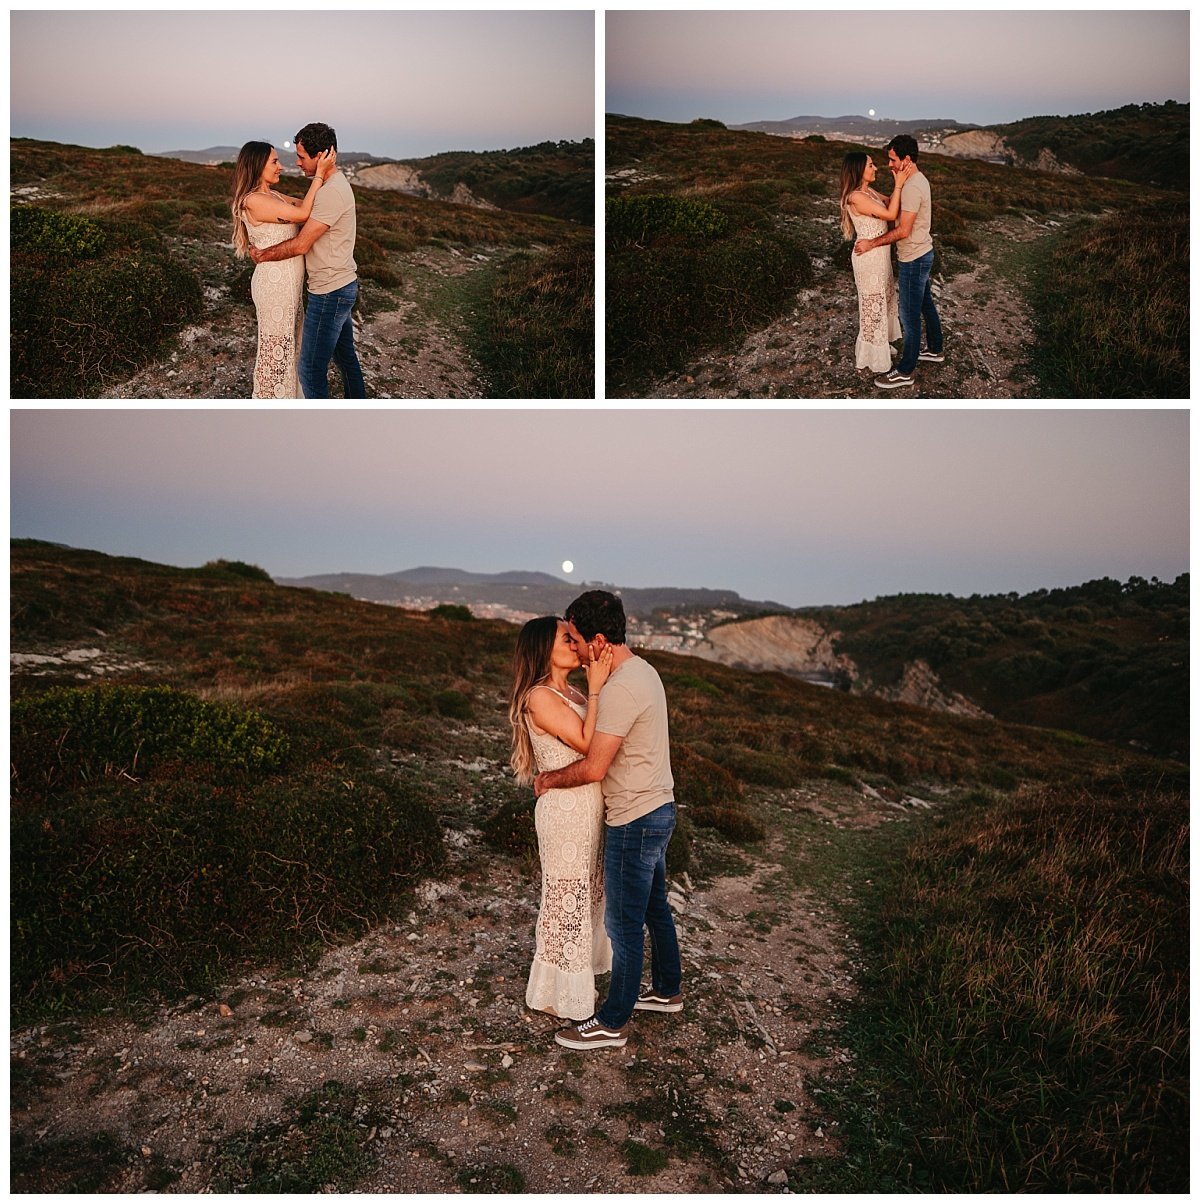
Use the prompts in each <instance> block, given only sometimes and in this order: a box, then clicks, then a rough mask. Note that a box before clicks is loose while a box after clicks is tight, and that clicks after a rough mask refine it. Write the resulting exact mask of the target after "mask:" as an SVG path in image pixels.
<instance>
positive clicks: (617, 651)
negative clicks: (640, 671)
mask: <svg viewBox="0 0 1200 1204" xmlns="http://www.w3.org/2000/svg"><path fill="white" fill-rule="evenodd" d="M609 647H610V648H611V649H612V650H613V668H614V669H619V668H620V667H621V666H622V665H623V664H624V663H625V662H626V661H631V660H633V658H634V656H636V655H637V654H636V653H635V652H634V651H633V649H632V648H630V647H629V645H628V644H609Z"/></svg>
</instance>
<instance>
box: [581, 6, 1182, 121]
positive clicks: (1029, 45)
mask: <svg viewBox="0 0 1200 1204" xmlns="http://www.w3.org/2000/svg"><path fill="white" fill-rule="evenodd" d="M1189 19H1190V14H1189V12H1188V11H1187V10H1182V9H1181V10H1158V11H1148V12H1147V11H1119V10H1099V11H1086V10H1071V11H1023V10H1009V11H984V12H954V11H930V12H896V13H880V12H869V11H855V10H842V11H837V12H825V11H816V10H805V11H798V12H781V11H770V12H729V11H700V12H686V11H682V12H676V11H671V12H662V11H657V12H639V11H632V10H622V11H616V12H609V13H608V14H607V19H606V23H605V46H606V67H605V88H606V96H605V110H606V112H609V113H620V114H624V115H626V116H630V117H645V118H651V119H658V120H662V121H680V122H687V121H693V120H696V119H697V118H702V117H712V118H716V119H718V120H720V121H724V122H725V123H727V124H730V125H742V124H747V123H750V122H756V121H783V120H787V119H788V118H791V117H796V116H801V115H805V116H823V117H841V116H850V115H856V114H861V115H862V116H864V117H866V116H869V115H870V114H869V112H868V111H869V110H870V109H874V110H875V116H876V117H878V118H881V119H890V120H896V121H916V120H921V119H925V118H943V119H947V120H953V121H958V122H963V123H965V124H971V125H981V126H987V125H999V124H1004V123H1006V122H1010V121H1017V120H1020V119H1021V118H1024V117H1039V116H1068V115H1077V114H1083V113H1094V112H1101V111H1104V110H1108V109H1117V108H1120V107H1122V106H1123V105H1126V104H1141V103H1144V102H1149V103H1162V102H1164V101H1166V100H1175V101H1177V102H1179V103H1185V102H1188V101H1189V98H1190V92H1189V88H1190V70H1189V57H1188V49H1189ZM893 47H894V48H895V50H897V51H901V50H902V49H904V48H908V49H911V50H913V51H916V52H917V53H915V54H912V55H909V54H906V53H900V54H899V56H898V57H897V56H896V55H895V54H894V53H893ZM855 51H858V52H860V55H861V58H860V59H859V60H858V61H856V59H855V57H854V52H855ZM921 51H926V53H921ZM801 56H802V63H803V69H802V70H800V69H798V60H800V58H801Z"/></svg>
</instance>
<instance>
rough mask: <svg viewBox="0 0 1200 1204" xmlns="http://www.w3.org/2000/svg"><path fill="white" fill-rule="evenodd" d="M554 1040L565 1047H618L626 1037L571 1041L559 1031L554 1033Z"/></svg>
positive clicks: (626, 1039)
mask: <svg viewBox="0 0 1200 1204" xmlns="http://www.w3.org/2000/svg"><path fill="white" fill-rule="evenodd" d="M554 1040H555V1041H557V1042H558V1044H559V1045H562V1046H563V1047H564V1048H566V1049H620V1048H621V1046H622V1045H624V1044H625V1042H626V1041H628V1040H629V1038H628V1037H594V1038H593V1039H592V1040H590V1041H572V1040H571V1038H570V1037H564V1036H563V1035H562V1034H561V1033H555V1034H554Z"/></svg>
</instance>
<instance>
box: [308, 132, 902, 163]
mask: <svg viewBox="0 0 1200 1204" xmlns="http://www.w3.org/2000/svg"><path fill="white" fill-rule="evenodd" d="M304 145H305V146H308V143H307V142H306V143H305V144H304ZM883 149H884V150H885V151H890V150H894V151H895V152H896V158H897V159H911V160H912V161H913V162H914V163H915V162H916V161H917V156H918V155H919V154H920V153H921V150H920V147H918V146H917V140H916V139H915V138H914V137H913V136H912V135H911V134H897V135H896V136H895V137H894V138H893V139H892V140H891V142H889V143H888V144H887V146H885V147H884V148H883ZM309 153H310V154H311V152H309Z"/></svg>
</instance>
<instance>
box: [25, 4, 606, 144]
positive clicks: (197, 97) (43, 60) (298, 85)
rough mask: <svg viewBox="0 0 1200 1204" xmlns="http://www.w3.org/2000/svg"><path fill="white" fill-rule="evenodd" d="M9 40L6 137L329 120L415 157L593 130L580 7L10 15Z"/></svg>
mask: <svg viewBox="0 0 1200 1204" xmlns="http://www.w3.org/2000/svg"><path fill="white" fill-rule="evenodd" d="M9 35H10V113H9V131H10V135H11V136H14V137H26V138H36V139H38V140H42V141H53V142H64V143H68V144H72V145H78V146H87V147H107V146H114V145H118V144H120V145H132V146H136V147H137V148H138V149H139V150H142V151H144V152H146V153H150V154H154V153H161V152H163V151H174V150H203V149H205V148H207V147H210V146H238V147H240V146H241V145H243V144H244V143H245V142H247V141H250V140H252V139H263V140H266V141H269V142H271V143H272V144H273V145H275V146H277V147H280V148H282V147H283V146H284V144H285V142H290V140H291V139H292V138H293V137H294V135H295V133H296V131H297V130H298V129H300V127H301V126H303V125H305V124H307V123H308V122H310V121H324V122H326V123H327V124H329V125H331V126H333V127H334V128H335V129H336V130H337V133H338V142H339V143H340V145H341V146H342V147H343V148H345V149H347V150H355V151H365V152H368V153H371V154H375V155H379V156H382V157H386V158H394V159H413V158H422V157H425V156H426V155H431V154H437V153H439V152H443V151H485V150H500V149H511V148H514V147H518V146H530V145H534V144H536V143H538V142H544V141H560V140H570V141H578V140H579V139H581V138H587V137H594V136H595V82H594V79H595V77H594V71H595V48H594V43H595V38H594V20H593V14H592V12H591V10H587V11H584V10H577V11H551V10H542V11H520V12H505V11H490V10H489V11H480V12H453V11H448V12H443V11H436V12H424V11H404V10H402V11H397V12H376V11H368V12H345V13H338V12H320V11H313V10H310V11H299V12H296V13H284V12H239V11H216V10H213V11H185V12H169V11H168V12H163V11H157V12H156V11H119V12H104V11H99V12H97V11H74V10H54V11H14V12H12V13H10V17H9ZM102 47H119V48H120V50H121V64H120V70H119V71H114V70H113V66H112V62H111V60H110V58H109V57H108V55H107V54H103V53H97V50H98V48H102ZM306 55H307V56H308V58H306V57H305V56H306ZM310 59H311V60H313V61H312V64H311V65H310V62H309V60H310ZM215 64H219V65H220V72H219V73H214V65H215ZM514 80H519V81H520V84H521V86H520V87H514V86H513V81H514ZM233 81H240V86H233ZM148 98H149V100H150V103H147V100H148Z"/></svg>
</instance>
